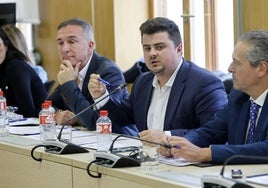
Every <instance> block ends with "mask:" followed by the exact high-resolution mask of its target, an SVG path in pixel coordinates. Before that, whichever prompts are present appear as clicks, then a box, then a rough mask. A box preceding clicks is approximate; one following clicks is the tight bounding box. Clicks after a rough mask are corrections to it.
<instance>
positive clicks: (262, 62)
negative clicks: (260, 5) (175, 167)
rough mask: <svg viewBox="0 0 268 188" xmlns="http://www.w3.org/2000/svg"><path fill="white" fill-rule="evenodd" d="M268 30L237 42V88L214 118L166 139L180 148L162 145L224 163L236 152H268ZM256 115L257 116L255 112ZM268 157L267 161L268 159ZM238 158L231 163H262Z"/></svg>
mask: <svg viewBox="0 0 268 188" xmlns="http://www.w3.org/2000/svg"><path fill="white" fill-rule="evenodd" d="M267 54H268V32H267V31H251V32H248V33H246V34H244V35H243V36H242V37H241V38H240V40H239V41H238V42H237V44H236V45H235V48H234V51H233V61H232V63H231V64H230V66H229V71H230V72H231V73H232V75H233V85H234V89H233V90H232V91H231V94H230V96H229V102H228V104H227V105H226V106H225V108H224V109H223V110H222V111H221V112H219V113H217V115H216V116H215V118H214V119H213V120H212V121H211V122H209V123H207V124H206V125H205V126H203V127H200V128H199V129H197V130H196V131H192V132H190V133H189V134H186V135H185V136H184V138H183V137H168V138H167V139H166V138H164V140H163V141H165V142H169V143H170V144H171V145H172V146H175V145H176V146H179V148H177V149H175V148H174V149H171V150H166V149H163V148H161V149H160V152H161V154H162V155H166V156H168V155H170V154H172V155H173V156H174V157H183V158H185V159H186V160H188V161H198V162H212V163H223V162H224V161H225V160H226V159H228V158H229V157H231V156H233V155H253V156H263V157H266V158H267V156H268V115H267V114H268V95H267V92H268V55H267ZM253 115H254V116H253ZM267 161H268V158H267V160H266V161H265V162H266V163H267ZM263 162H264V160H260V161H258V160H256V159H255V160H251V159H250V158H248V159H247V158H246V157H245V158H243V159H241V158H238V157H237V160H232V161H230V163H263Z"/></svg>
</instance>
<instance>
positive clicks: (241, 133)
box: [232, 99, 250, 144]
mask: <svg viewBox="0 0 268 188" xmlns="http://www.w3.org/2000/svg"><path fill="white" fill-rule="evenodd" d="M237 105H238V108H240V107H239V106H240V105H242V110H241V113H240V117H241V118H240V120H239V121H238V122H237V130H236V132H237V134H236V135H235V136H236V139H235V140H236V142H237V143H236V144H244V143H245V139H246V133H247V127H248V120H249V106H250V102H249V100H248V99H247V102H245V103H244V104H237ZM232 118H235V117H232ZM234 131H235V130H234Z"/></svg>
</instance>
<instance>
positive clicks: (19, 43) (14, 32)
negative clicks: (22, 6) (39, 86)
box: [2, 24, 48, 83]
mask: <svg viewBox="0 0 268 188" xmlns="http://www.w3.org/2000/svg"><path fill="white" fill-rule="evenodd" d="M2 28H3V30H4V31H5V33H6V35H7V37H8V39H9V40H10V41H11V43H12V44H13V45H14V46H15V47H16V48H17V49H18V50H20V51H21V52H22V53H23V54H24V55H25V56H27V57H28V59H29V61H28V63H29V64H30V65H31V67H32V68H33V69H34V70H35V72H36V73H37V74H38V76H39V77H40V79H41V80H42V82H43V83H46V82H47V81H48V77H47V72H46V71H45V70H44V69H43V67H41V66H39V65H36V63H35V62H36V61H35V58H34V55H33V53H32V52H30V51H29V50H28V47H27V43H26V40H25V37H24V35H23V33H22V32H21V31H20V30H19V29H18V28H17V27H16V26H15V25H13V24H7V25H3V26H2Z"/></svg>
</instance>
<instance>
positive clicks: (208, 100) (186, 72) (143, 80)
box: [104, 60, 227, 136]
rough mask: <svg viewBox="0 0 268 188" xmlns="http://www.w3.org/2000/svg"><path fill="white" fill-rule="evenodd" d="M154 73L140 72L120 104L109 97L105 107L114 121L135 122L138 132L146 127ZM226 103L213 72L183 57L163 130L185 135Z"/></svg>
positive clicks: (220, 85) (218, 81) (224, 95)
mask: <svg viewBox="0 0 268 188" xmlns="http://www.w3.org/2000/svg"><path fill="white" fill-rule="evenodd" d="M153 78H154V74H153V73H151V72H147V73H143V74H141V75H140V76H139V77H138V78H137V80H136V81H135V83H134V84H133V87H132V91H131V94H130V98H128V99H126V100H124V101H123V102H122V105H120V104H119V103H117V102H116V101H113V100H112V99H111V100H109V101H108V103H107V104H106V105H105V106H104V108H106V109H109V111H110V112H112V113H113V114H111V117H112V118H113V121H114V122H117V123H118V124H121V125H127V124H130V123H135V124H136V125H137V127H138V129H139V131H143V130H146V129H148V127H147V114H148V109H149V106H150V103H151V98H152V92H153V89H154V88H153V86H152V82H153ZM226 103H227V96H226V92H225V90H224V86H223V83H222V81H221V80H220V79H219V78H218V77H216V76H215V75H214V74H213V73H211V72H209V71H207V70H205V69H203V68H200V67H198V66H196V65H195V64H194V63H191V62H188V61H186V60H183V64H182V66H181V67H180V70H179V71H178V73H177V75H176V78H175V80H174V83H173V85H172V88H171V92H170V96H169V99H168V104H167V109H163V110H166V113H165V120H164V131H166V130H169V131H171V134H172V135H180V136H181V135H184V134H186V133H187V132H189V131H190V130H192V129H196V128H197V127H199V126H201V125H203V124H205V123H207V122H208V121H209V120H210V118H211V117H212V116H213V115H214V114H215V113H216V112H218V111H219V110H221V109H223V107H224V105H225V104H226Z"/></svg>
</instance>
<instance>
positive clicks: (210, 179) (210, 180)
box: [201, 155, 268, 188]
mask: <svg viewBox="0 0 268 188" xmlns="http://www.w3.org/2000/svg"><path fill="white" fill-rule="evenodd" d="M236 158H242V159H256V160H263V161H268V157H262V156H248V155H233V156H231V157H229V158H227V159H226V160H225V161H224V163H223V165H222V169H221V172H220V175H219V176H213V175H205V176H203V177H201V181H202V183H203V186H204V187H205V188H206V187H213V186H214V187H217V186H224V187H226V188H228V187H233V188H235V187H243V188H253V187H252V186H250V185H248V184H246V183H243V182H239V181H237V180H234V179H231V178H226V177H224V170H225V166H226V165H227V164H228V163H229V162H230V161H231V160H233V159H236Z"/></svg>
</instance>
